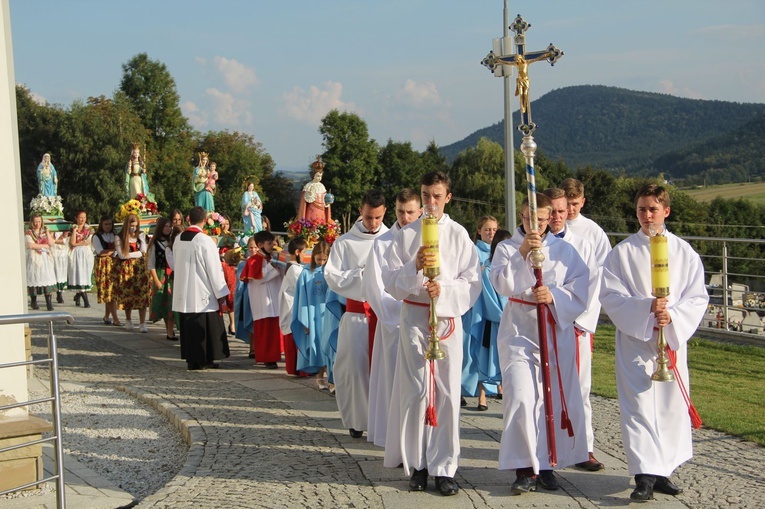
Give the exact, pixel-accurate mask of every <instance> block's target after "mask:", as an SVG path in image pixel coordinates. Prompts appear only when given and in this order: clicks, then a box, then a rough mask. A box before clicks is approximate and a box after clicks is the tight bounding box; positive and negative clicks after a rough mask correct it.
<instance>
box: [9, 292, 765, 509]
mask: <svg viewBox="0 0 765 509" xmlns="http://www.w3.org/2000/svg"><path fill="white" fill-rule="evenodd" d="M93 300H95V299H93ZM57 310H64V311H69V312H71V313H72V314H73V315H74V316H75V320H76V321H75V324H74V325H71V326H66V325H61V326H57V327H56V330H57V337H58V339H59V344H60V345H61V348H62V357H61V362H60V363H61V366H62V369H61V377H62V380H65V381H71V382H77V383H97V384H99V386H100V387H104V386H109V387H114V388H119V389H120V390H124V391H127V392H128V393H129V394H131V395H133V396H135V397H136V398H139V399H141V400H143V401H145V402H149V403H150V404H151V405H152V406H154V407H155V408H156V409H158V411H160V412H162V413H164V414H165V415H166V416H167V417H168V419H170V420H171V422H173V423H174V425H175V426H176V427H177V428H178V429H179V430H180V431H181V432H182V433H183V435H184V437H185V439H186V441H187V442H188V443H189V446H190V448H189V453H188V457H187V460H186V463H185V465H184V466H183V468H182V470H181V471H180V472H179V473H178V474H177V475H176V476H175V477H174V478H173V479H172V481H171V482H169V483H168V484H167V485H165V486H164V487H163V488H162V489H160V490H159V491H157V492H156V493H154V494H153V495H150V496H148V497H146V498H144V499H143V500H141V501H140V502H139V503H138V505H137V507H140V508H184V507H189V508H191V507H193V508H214V509H218V508H240V507H241V508H253V507H268V508H279V507H285V508H286V507H289V508H292V507H327V508H346V507H347V508H350V507H354V508H396V509H407V508H416V509H426V508H431V507H432V508H436V507H437V508H438V509H448V508H450V507H455V508H457V507H459V508H468V507H475V508H503V507H556V508H557V507H559V508H567V507H576V508H582V507H602V506H626V505H629V504H630V501H629V494H630V492H631V490H632V488H633V486H632V479H631V478H630V477H629V475H628V474H627V468H626V462H625V457H624V453H623V451H622V444H621V435H620V432H619V422H618V406H617V404H616V402H615V401H614V400H607V399H604V398H594V399H593V408H594V414H595V423H594V426H595V436H596V451H595V454H596V456H597V457H598V459H600V460H601V461H602V462H603V463H605V465H606V469H605V470H604V471H601V472H596V473H589V472H583V471H579V470H577V469H565V470H562V471H559V472H558V475H559V479H560V481H561V485H562V489H561V490H559V491H556V492H546V491H543V490H542V491H539V492H537V493H529V494H526V495H522V496H512V495H511V494H510V484H511V483H512V481H513V479H514V475H513V472H507V471H503V472H500V471H498V470H497V451H498V448H499V439H500V430H501V424H502V421H501V405H500V402H499V401H496V400H489V411H488V412H476V411H474V410H472V408H475V404H476V402H475V399H470V398H468V401H469V403H470V405H469V406H468V407H467V408H466V409H463V411H462V419H461V423H462V429H461V440H462V457H461V459H460V469H459V471H458V473H457V477H456V480H457V482H458V483H459V485H460V487H461V491H460V493H459V494H458V495H457V496H454V497H442V496H440V495H439V494H438V493H437V492H435V491H434V490H433V489H432V487H431V489H429V491H427V492H423V493H410V492H408V491H407V482H408V480H407V478H406V477H405V476H404V475H403V472H402V471H401V470H400V469H386V468H383V466H382V457H383V451H382V450H381V449H380V448H378V447H375V446H374V445H372V444H369V443H368V442H367V441H366V436H365V438H364V439H353V438H351V437H350V436H349V434H348V431H347V430H346V429H343V426H342V424H341V422H340V418H339V415H338V412H337V407H336V403H335V400H334V398H333V397H331V396H330V395H329V394H328V393H327V392H326V391H319V390H318V389H317V388H316V386H315V382H314V381H313V380H312V379H300V378H295V377H290V376H288V375H286V374H285V373H284V371H283V369H281V368H282V364H281V363H280V369H279V370H278V371H271V370H266V369H264V368H262V367H255V366H253V365H252V361H251V360H249V359H247V350H246V346H245V345H244V344H243V343H241V342H239V341H238V340H235V341H233V342H232V356H231V358H230V359H228V360H226V361H223V362H222V368H223V369H220V370H206V371H187V370H186V369H185V368H186V366H185V363H184V362H183V361H181V360H180V358H179V347H178V345H177V343H171V342H168V341H167V340H165V334H164V328H163V327H160V326H159V325H156V326H151V327H150V333H149V334H138V333H128V332H125V331H124V330H121V329H117V328H115V327H109V326H104V325H103V323H102V322H101V320H100V316H101V306H97V307H94V308H92V309H87V310H85V309H82V308H75V307H74V306H73V305H69V306H67V305H62V306H61V307H60V309H58V308H57ZM36 336H38V337H36V338H35V339H34V343H35V344H36V345H42V344H44V343H43V338H42V336H40V335H39V334H37V335H36ZM64 411H66V409H64ZM694 443H695V457H694V459H693V460H692V461H691V462H689V463H687V464H686V465H684V466H682V467H681V468H680V469H678V471H677V472H676V473H675V475H674V476H673V480H675V481H676V482H677V484H679V485H680V486H682V487H684V488H685V492H684V493H683V494H681V495H680V496H678V497H670V496H666V495H662V494H656V500H657V501H658V504H659V505H657V507H662V508H670V509H671V508H681V507H691V508H726V509H727V508H732V507H752V508H755V507H765V471H764V470H765V469H763V461H764V460H765V449H763V448H762V447H759V446H756V445H754V444H752V443H749V442H745V441H742V440H740V439H738V438H735V437H731V436H728V435H725V434H722V433H719V432H715V431H712V430H709V429H705V428H704V429H701V430H697V431H695V432H694ZM75 463H76V462H70V461H69V460H67V469H68V471H67V474H66V480H67V483H68V486H69V490H68V500H67V501H68V507H72V508H87V509H95V508H101V507H104V508H105V507H123V506H125V505H126V504H128V503H129V501H126V500H127V499H132V497H130V496H129V495H128V494H125V493H124V492H120V490H119V489H118V488H115V487H113V486H111V484H110V483H108V482H104V481H103V480H101V479H98V478H97V476H96V477H92V476H90V475H88V472H87V471H86V470H87V469H85V470H83V469H82V468H79V467H78V465H76V464H75ZM430 484H431V486H432V484H433V482H432V479H431V483H430ZM91 488H92V489H91ZM47 496H48V497H49V500H48V501H47V502H43V501H42V498H43V497H39V499H34V498H28V499H17V500H14V501H12V502H11V503H12V504H17V503H21V504H22V505H11V503H9V504H6V501H3V504H2V505H3V507H7V508H8V509H16V508H17V507H55V503H51V500H54V501H55V499H54V498H52V496H51V495H47ZM33 499H34V501H33Z"/></svg>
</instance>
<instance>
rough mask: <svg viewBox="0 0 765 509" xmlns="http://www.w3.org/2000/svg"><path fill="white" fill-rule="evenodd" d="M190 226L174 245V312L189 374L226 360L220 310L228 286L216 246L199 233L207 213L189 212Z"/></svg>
mask: <svg viewBox="0 0 765 509" xmlns="http://www.w3.org/2000/svg"><path fill="white" fill-rule="evenodd" d="M188 217H189V224H190V226H189V227H188V228H187V229H186V231H184V232H183V233H181V234H180V235H179V236H178V237H177V238H176V239H175V242H174V243H173V268H174V273H175V281H174V287H173V311H175V312H177V313H180V314H181V320H180V324H179V325H180V328H181V358H182V359H184V360H186V364H187V365H188V369H189V370H200V369H206V368H217V367H218V364H216V363H215V362H214V361H216V360H220V359H224V358H226V357H228V356H229V353H230V352H229V346H228V339H227V338H226V329H225V326H224V324H223V316H222V314H221V312H220V309H221V306H222V305H223V303H224V302H225V301H226V296H227V295H228V286H227V285H226V279H225V278H224V276H223V267H222V266H221V264H220V256H219V255H218V248H217V246H216V245H215V242H214V241H213V240H212V239H211V238H210V237H208V236H207V235H205V234H204V233H203V232H202V226H204V224H205V220H206V218H207V213H206V212H205V209H203V208H202V207H194V208H192V209H191V210H190V211H189V216H188Z"/></svg>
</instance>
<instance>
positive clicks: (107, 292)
mask: <svg viewBox="0 0 765 509" xmlns="http://www.w3.org/2000/svg"><path fill="white" fill-rule="evenodd" d="M115 238H116V236H115V235H114V221H113V220H112V218H111V217H110V216H102V217H101V220H100V221H99V222H98V228H97V229H96V233H95V235H93V249H94V250H95V252H96V294H97V296H98V303H99V304H103V305H104V318H103V320H104V323H105V324H107V325H111V324H114V325H122V323H121V322H120V320H119V318H117V301H116V300H115V295H114V278H113V277H112V276H113V274H112V271H113V267H114V265H115V262H114V256H115V251H114V240H115Z"/></svg>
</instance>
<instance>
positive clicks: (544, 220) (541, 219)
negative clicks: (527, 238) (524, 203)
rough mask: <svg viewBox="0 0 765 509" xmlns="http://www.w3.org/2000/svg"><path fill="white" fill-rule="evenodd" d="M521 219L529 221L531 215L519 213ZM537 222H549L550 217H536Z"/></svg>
mask: <svg viewBox="0 0 765 509" xmlns="http://www.w3.org/2000/svg"><path fill="white" fill-rule="evenodd" d="M521 219H523V220H524V221H528V222H529V223H531V216H524V215H523V214H521ZM537 222H538V223H549V222H550V218H549V217H546V218H544V219H543V218H541V217H537Z"/></svg>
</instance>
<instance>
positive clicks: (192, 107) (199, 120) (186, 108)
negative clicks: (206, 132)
mask: <svg viewBox="0 0 765 509" xmlns="http://www.w3.org/2000/svg"><path fill="white" fill-rule="evenodd" d="M181 110H182V111H183V114H184V115H185V116H186V118H188V119H189V122H191V125H193V126H194V127H204V126H206V125H207V119H206V118H205V116H204V115H202V114H201V112H200V111H199V107H198V106H197V105H196V103H194V102H192V101H186V102H185V103H183V104H181Z"/></svg>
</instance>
